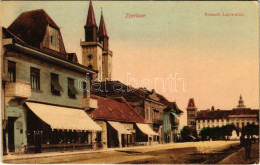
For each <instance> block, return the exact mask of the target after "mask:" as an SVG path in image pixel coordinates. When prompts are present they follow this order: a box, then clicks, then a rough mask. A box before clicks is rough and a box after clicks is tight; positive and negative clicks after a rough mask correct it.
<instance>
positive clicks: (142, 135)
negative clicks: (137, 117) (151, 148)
mask: <svg viewBox="0 0 260 165" xmlns="http://www.w3.org/2000/svg"><path fill="white" fill-rule="evenodd" d="M136 128H137V129H136V143H135V145H153V144H158V141H155V139H158V137H159V134H158V133H156V132H154V131H153V130H152V128H151V127H150V126H149V125H148V124H141V123H136Z"/></svg>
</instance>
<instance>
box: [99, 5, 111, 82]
mask: <svg viewBox="0 0 260 165" xmlns="http://www.w3.org/2000/svg"><path fill="white" fill-rule="evenodd" d="M98 37H99V42H100V43H101V44H102V46H103V50H102V55H103V58H102V68H103V70H102V72H103V76H102V77H103V80H111V72H112V56H113V53H112V51H110V50H109V37H108V34H107V29H106V24H105V20H104V16H103V12H102V9H101V18H100V23H99V33H98Z"/></svg>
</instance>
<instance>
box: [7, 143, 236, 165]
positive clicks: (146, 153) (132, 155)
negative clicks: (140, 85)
mask: <svg viewBox="0 0 260 165" xmlns="http://www.w3.org/2000/svg"><path fill="white" fill-rule="evenodd" d="M239 149H240V147H239V142H238V141H212V142H194V143H177V144H167V145H157V146H152V147H149V146H145V147H131V148H121V149H118V148H115V149H107V150H99V151H85V152H82V151H81V152H71V153H42V154H32V155H20V156H19V155H16V156H15V155H8V156H6V157H4V162H5V163H18V164H19V163H23V164H25V163H70V164H77V163H80V164H83V163H91V164H95V163H98V164H104V163H110V164H111V163H112V164H122V163H124V164H129V163H135V164H146V163H153V164H158V163H218V162H219V161H221V160H222V159H224V158H225V157H227V156H228V155H230V154H232V153H234V152H236V151H238V150H239Z"/></svg>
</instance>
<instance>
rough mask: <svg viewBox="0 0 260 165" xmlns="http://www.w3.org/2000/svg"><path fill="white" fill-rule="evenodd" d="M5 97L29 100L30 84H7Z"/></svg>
mask: <svg viewBox="0 0 260 165" xmlns="http://www.w3.org/2000/svg"><path fill="white" fill-rule="evenodd" d="M5 90H6V92H5V95H6V96H7V97H16V98H29V97H30V96H31V85H30V83H22V82H13V83H6V86H5Z"/></svg>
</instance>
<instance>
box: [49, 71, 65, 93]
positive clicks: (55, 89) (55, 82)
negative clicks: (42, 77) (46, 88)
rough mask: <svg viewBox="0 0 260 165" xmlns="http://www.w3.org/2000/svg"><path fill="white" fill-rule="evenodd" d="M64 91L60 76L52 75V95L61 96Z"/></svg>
mask: <svg viewBox="0 0 260 165" xmlns="http://www.w3.org/2000/svg"><path fill="white" fill-rule="evenodd" d="M61 91H63V89H62V87H61V85H60V83H59V75H58V74H55V73H51V93H52V94H54V95H60V92H61Z"/></svg>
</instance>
